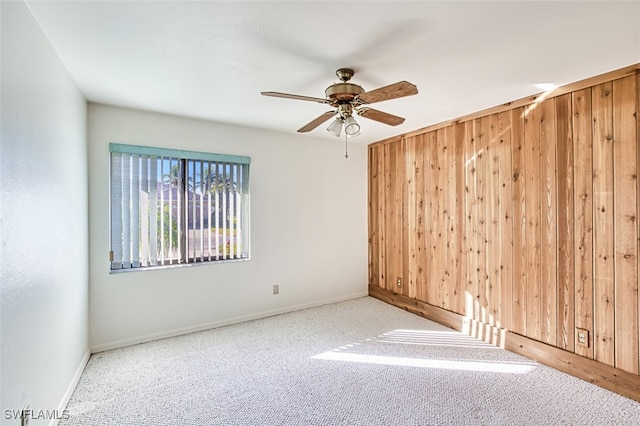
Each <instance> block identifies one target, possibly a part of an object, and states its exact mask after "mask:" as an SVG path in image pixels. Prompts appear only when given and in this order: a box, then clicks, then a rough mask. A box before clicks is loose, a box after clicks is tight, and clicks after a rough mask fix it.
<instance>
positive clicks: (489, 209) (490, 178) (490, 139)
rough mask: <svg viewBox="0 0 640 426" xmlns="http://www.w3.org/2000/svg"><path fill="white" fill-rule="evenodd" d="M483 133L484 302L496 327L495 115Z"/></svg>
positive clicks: (497, 176)
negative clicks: (484, 134) (486, 301)
mask: <svg viewBox="0 0 640 426" xmlns="http://www.w3.org/2000/svg"><path fill="white" fill-rule="evenodd" d="M483 127H484V131H485V132H486V135H487V137H486V150H485V159H486V165H487V170H486V174H485V175H486V178H487V179H486V183H487V186H486V188H485V196H484V198H485V206H486V209H485V211H486V220H485V230H486V234H485V235H486V243H485V247H486V259H485V265H486V271H487V300H488V307H487V308H488V314H489V317H488V323H489V324H490V325H496V324H498V323H499V322H500V287H501V270H500V264H501V255H502V252H501V250H500V239H501V235H500V197H499V196H498V195H499V184H500V174H499V173H500V163H499V157H498V148H499V145H500V142H499V140H500V136H499V134H498V114H491V115H490V116H488V117H487V121H486V124H485V125H484V126H483Z"/></svg>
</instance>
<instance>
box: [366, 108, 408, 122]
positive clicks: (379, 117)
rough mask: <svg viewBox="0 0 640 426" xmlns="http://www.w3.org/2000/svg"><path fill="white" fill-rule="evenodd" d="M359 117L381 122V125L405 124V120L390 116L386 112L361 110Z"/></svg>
mask: <svg viewBox="0 0 640 426" xmlns="http://www.w3.org/2000/svg"><path fill="white" fill-rule="evenodd" d="M358 115H361V116H363V117H365V118H368V119H370V120H375V121H379V122H380V123H384V124H388V125H389V126H397V125H398V124H402V123H404V118H402V117H398V116H397V115H392V114H388V113H386V112H382V111H378V110H377V109H372V108H360V109H359V110H358Z"/></svg>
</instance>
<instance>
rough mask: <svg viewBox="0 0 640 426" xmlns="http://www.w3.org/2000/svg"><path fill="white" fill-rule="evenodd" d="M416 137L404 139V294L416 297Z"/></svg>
mask: <svg viewBox="0 0 640 426" xmlns="http://www.w3.org/2000/svg"><path fill="white" fill-rule="evenodd" d="M415 139H416V138H415V137H410V138H406V139H405V141H404V152H405V163H406V168H405V184H406V186H405V192H406V193H405V196H404V203H405V208H406V210H405V215H406V220H405V235H404V240H405V246H404V253H405V256H404V258H405V264H406V267H405V271H404V272H405V276H404V278H405V281H404V283H403V294H404V295H405V296H408V297H411V298H413V299H415V298H416V295H417V287H416V282H417V270H418V241H417V238H418V207H417V201H418V194H417V192H416V182H417V175H418V173H417V166H416V161H417V159H416V144H415Z"/></svg>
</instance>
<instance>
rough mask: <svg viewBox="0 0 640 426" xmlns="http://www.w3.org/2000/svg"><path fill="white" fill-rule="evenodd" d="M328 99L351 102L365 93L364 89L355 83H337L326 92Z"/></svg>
mask: <svg viewBox="0 0 640 426" xmlns="http://www.w3.org/2000/svg"><path fill="white" fill-rule="evenodd" d="M324 93H325V95H326V96H327V99H331V100H334V101H338V102H340V101H348V102H351V101H353V100H354V99H355V97H356V96H358V95H361V94H363V93H364V89H363V88H362V87H360V86H358V85H357V84H353V83H335V84H332V85H331V86H329V87H327V90H325V91H324Z"/></svg>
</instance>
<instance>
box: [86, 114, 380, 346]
mask: <svg viewBox="0 0 640 426" xmlns="http://www.w3.org/2000/svg"><path fill="white" fill-rule="evenodd" d="M88 115H89V120H88V134H89V166H90V170H89V189H90V197H89V198H90V207H89V210H90V213H89V216H90V219H89V223H90V294H91V297H90V315H91V332H90V335H91V343H90V344H91V347H92V350H95V351H98V350H104V349H108V348H113V347H118V346H122V345H126V344H131V343H137V342H140V341H145V340H149V339H153V338H158V337H161V336H167V335H173V334H176V333H179V332H184V331H191V330H197V329H201V328H207V327H210V326H216V325H222V324H228V323H232V322H236V321H240V320H244V319H250V318H257V317H261V316H266V315H270V314H274V313H278V312H286V311H290V310H294V309H298V308H302V307H306V306H314V305H318V304H323V303H329V302H332V301H337V300H344V299H348V298H353V297H359V296H364V295H366V294H367V290H368V288H367V216H366V214H367V182H366V177H367V160H366V158H367V147H366V146H364V145H354V144H350V157H349V159H348V160H345V158H344V140H338V139H337V138H336V140H334V141H330V140H329V141H328V140H324V139H322V140H321V139H318V138H313V137H304V136H299V135H297V134H296V133H295V132H293V131H292V133H291V134H285V133H276V132H268V131H259V130H255V129H249V128H242V127H235V126H230V125H224V124H218V123H212V122H206V121H199V120H193V119H187V118H181V117H175V116H169V115H161V114H155V113H149V112H143V111H136V110H129V109H122V108H117V107H112V106H105V105H97V104H91V103H90V104H89V114H88ZM292 126H294V127H295V123H292ZM109 142H119V143H128V144H138V145H149V146H158V147H168V148H182V149H187V150H195V151H208V152H218V153H225V154H237V155H247V156H250V157H251V161H252V162H251V178H250V179H251V195H250V197H251V201H250V205H251V256H252V259H251V260H250V261H248V262H236V263H222V264H209V265H197V266H190V267H183V268H172V269H162V270H147V271H140V272H124V273H115V274H109V266H108V256H107V254H108V250H109V239H108V238H109V223H108V218H109V207H108V200H109V192H108V191H109V183H108V173H109V170H108V166H109V153H108V143H109ZM285 206H286V207H285ZM273 284H279V285H280V294H279V295H275V296H274V295H272V286H273Z"/></svg>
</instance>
